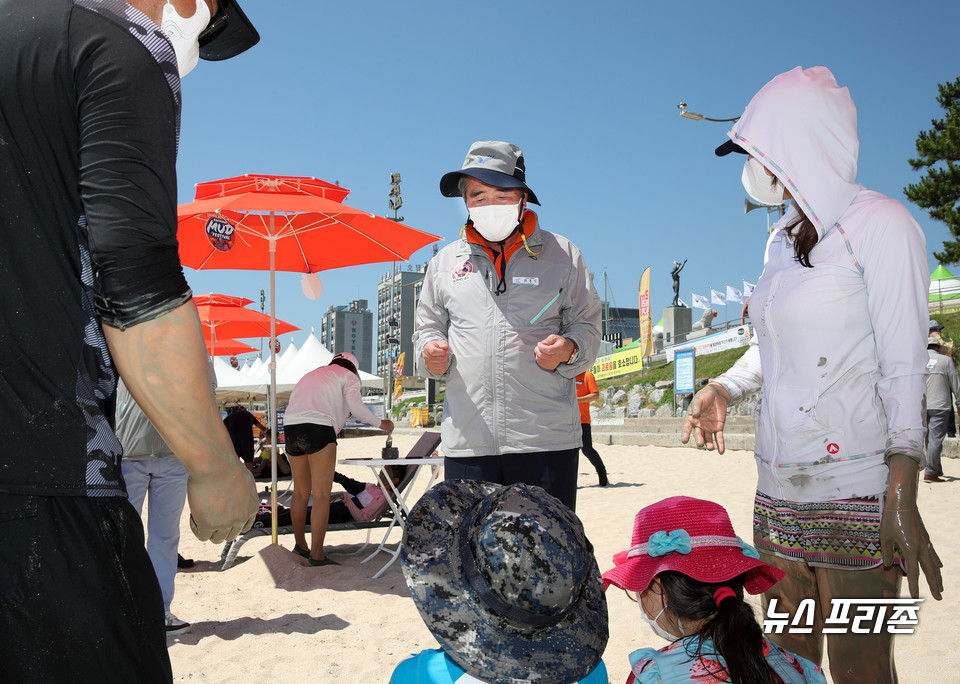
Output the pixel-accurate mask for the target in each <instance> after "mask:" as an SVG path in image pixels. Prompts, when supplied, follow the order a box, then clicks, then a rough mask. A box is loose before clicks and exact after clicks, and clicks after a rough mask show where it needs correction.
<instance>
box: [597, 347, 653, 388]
mask: <svg viewBox="0 0 960 684" xmlns="http://www.w3.org/2000/svg"><path fill="white" fill-rule="evenodd" d="M641 368H643V354H641V353H640V347H632V348H631V349H621V350H619V351H616V352H614V353H613V354H608V355H607V356H601V357H600V358H598V359H597V361H596V363H594V364H593V367H592V368H590V372H591V373H593V377H594V378H596V379H597V380H603V379H604V378H613V377H616V376H618V375H626V374H627V373H636V372H637V371H639V370H640V369H641Z"/></svg>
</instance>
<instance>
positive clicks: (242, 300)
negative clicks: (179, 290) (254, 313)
mask: <svg viewBox="0 0 960 684" xmlns="http://www.w3.org/2000/svg"><path fill="white" fill-rule="evenodd" d="M193 301H194V303H195V304H196V305H197V306H200V305H201V304H219V305H221V306H246V305H247V304H253V300H252V299H247V298H246V297H236V296H234V295H225V294H214V293H213V292H211V293H210V294H205V295H194V297H193Z"/></svg>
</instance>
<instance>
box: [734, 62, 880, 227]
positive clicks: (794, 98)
mask: <svg viewBox="0 0 960 684" xmlns="http://www.w3.org/2000/svg"><path fill="white" fill-rule="evenodd" d="M783 131H790V132H791V134H790V135H784V134H783ZM727 135H728V136H729V137H730V139H731V140H733V141H734V142H735V143H737V144H738V145H740V147H742V148H743V149H745V150H746V151H747V152H748V153H749V154H751V155H752V156H754V157H756V158H757V159H758V160H760V162H762V163H763V165H764V166H766V167H767V168H768V169H769V170H770V171H771V172H772V173H773V174H775V175H776V177H777V178H779V179H780V181H781V182H782V183H783V184H784V185H785V186H786V187H787V189H789V191H790V194H791V195H793V197H794V199H795V200H796V201H797V202H798V204H799V206H800V207H802V208H803V212H804V214H806V216H807V218H809V219H810V220H811V221H813V224H814V226H815V227H816V229H817V232H818V234H819V236H820V237H823V234H824V232H826V231H827V230H828V229H829V228H830V227H832V226H833V224H834V223H836V222H837V221H838V220H839V219H840V217H841V216H842V215H843V212H844V211H845V210H846V209H847V207H849V206H850V204H851V202H853V200H854V198H855V197H856V195H857V193H858V192H859V191H860V189H861V187H860V184H859V183H857V181H856V179H857V154H858V152H859V150H860V142H859V140H858V139H857V108H856V107H855V106H854V104H853V100H852V99H851V98H850V93H849V91H848V90H847V89H846V88H841V87H840V86H839V85H837V80H836V79H835V78H834V77H833V74H832V73H830V70H829V69H827V68H826V67H812V68H810V69H802V68H801V67H797V68H795V69H793V70H791V71H788V72H786V73H783V74H780V75H779V76H777V77H776V78H774V79H773V80H772V81H770V82H769V83H767V84H766V85H765V86H763V88H762V89H761V90H760V92H758V93H757V94H756V95H754V96H753V99H752V100H750V104H748V105H747V108H746V109H745V110H744V112H743V116H741V117H740V119H739V120H738V121H737V123H736V124H734V126H733V128H731V129H730V131H729V132H728V133H727Z"/></svg>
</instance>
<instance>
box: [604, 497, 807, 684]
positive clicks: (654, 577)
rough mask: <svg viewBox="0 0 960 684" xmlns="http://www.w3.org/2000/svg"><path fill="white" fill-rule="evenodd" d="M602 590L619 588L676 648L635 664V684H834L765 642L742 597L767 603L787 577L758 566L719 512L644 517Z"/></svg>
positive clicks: (672, 504)
mask: <svg viewBox="0 0 960 684" xmlns="http://www.w3.org/2000/svg"><path fill="white" fill-rule="evenodd" d="M613 562H614V567H613V568H612V569H610V570H607V571H606V572H605V573H603V588H604V589H607V588H608V587H609V586H610V585H611V584H612V585H614V586H617V587H620V588H621V589H623V590H624V591H625V592H627V596H628V597H629V598H630V599H631V600H632V601H636V602H637V605H638V607H639V608H640V616H639V617H640V618H641V619H642V620H643V621H644V622H646V623H647V624H648V625H649V626H650V628H651V629H652V630H653V632H654V633H655V634H656V635H657V636H659V637H661V638H663V639H666V640H667V641H669V642H670V645H668V646H665V647H664V648H661V649H659V650H657V649H653V648H643V649H640V650H639V651H634V652H633V653H631V654H630V668H631V673H630V676H629V677H628V678H627V684H632V683H633V682H639V683H642V684H681V683H682V682H716V683H718V684H719V682H738V683H739V684H825V683H826V677H824V676H823V673H822V672H821V671H820V668H819V667H817V666H816V665H814V664H813V663H811V662H810V661H809V660H807V659H806V658H801V657H799V656H797V655H795V654H793V653H790V652H789V651H786V650H784V649H783V648H780V647H779V646H777V645H776V644H774V643H772V642H770V641H768V640H767V639H766V638H765V637H764V636H763V630H762V629H761V627H760V624H759V623H758V622H757V618H756V616H755V615H754V612H753V607H752V606H751V605H750V604H749V603H747V602H746V601H744V599H743V592H744V591H747V592H749V593H751V594H759V593H760V592H762V591H766V590H767V589H769V588H770V587H772V586H773V585H774V584H776V583H777V582H778V581H780V580H781V579H783V571H782V570H779V569H777V568H775V567H773V566H772V565H768V564H766V563H764V562H762V561H760V560H759V555H758V554H757V551H756V550H755V549H754V548H753V547H752V546H750V545H749V544H745V543H744V542H743V541H742V540H741V539H740V537H738V536H737V535H736V534H734V532H733V525H732V524H731V523H730V517H729V516H728V515H727V512H726V511H725V510H724V509H723V507H722V506H720V505H719V504H716V503H713V502H712V501H704V500H702V499H693V498H691V497H688V496H674V497H671V498H669V499H664V500H663V501H658V502H657V503H655V504H651V505H650V506H647V507H646V508H642V509H641V510H640V512H639V513H637V515H636V517H635V518H634V522H633V537H632V540H631V545H630V548H629V549H627V550H626V551H621V552H620V553H618V554H616V555H615V556H614V557H613Z"/></svg>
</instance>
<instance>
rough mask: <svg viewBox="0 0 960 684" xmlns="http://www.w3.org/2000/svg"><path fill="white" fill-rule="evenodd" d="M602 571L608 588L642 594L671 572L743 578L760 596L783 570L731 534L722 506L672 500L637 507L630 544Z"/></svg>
mask: <svg viewBox="0 0 960 684" xmlns="http://www.w3.org/2000/svg"><path fill="white" fill-rule="evenodd" d="M613 562H614V567H613V568H612V569H611V570H607V571H606V572H605V573H603V586H604V589H606V588H607V587H608V586H610V585H611V584H615V585H616V586H618V587H622V588H623V589H627V590H629V591H635V592H637V593H640V592H642V591H644V590H646V589H647V588H648V587H649V586H650V583H651V582H652V581H653V578H654V577H656V576H657V575H658V574H660V573H661V572H663V571H665V570H673V571H675V572H679V573H682V574H684V575H687V576H688V577H692V578H693V579H695V580H699V581H700V582H707V583H711V584H712V583H720V582H727V581H729V580H731V579H733V578H734V577H737V576H738V575H744V589H746V590H747V591H748V592H750V593H751V594H760V593H762V592H764V591H766V590H767V589H769V588H770V587H772V586H773V585H774V584H776V583H777V582H779V581H780V580H781V579H783V576H784V572H783V571H782V570H780V569H779V568H775V567H774V566H772V565H768V564H767V563H764V562H762V561H761V560H760V559H759V554H758V553H757V551H756V550H755V549H754V548H753V547H752V546H750V545H749V544H746V543H744V542H743V541H742V540H741V539H740V538H739V537H738V536H737V535H736V534H734V532H733V525H732V524H731V523H730V516H728V515H727V512H726V510H724V508H723V506H721V505H720V504H717V503H714V502H712V501H704V500H703V499H694V498H691V497H689V496H673V497H670V498H669V499H664V500H663V501H658V502H657V503H655V504H652V505H650V506H647V507H646V508H642V509H640V512H639V513H637V515H636V518H635V519H634V523H633V545H632V546H631V547H630V548H629V549H627V550H626V551H621V552H620V553H617V554H616V555H614V557H613Z"/></svg>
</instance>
